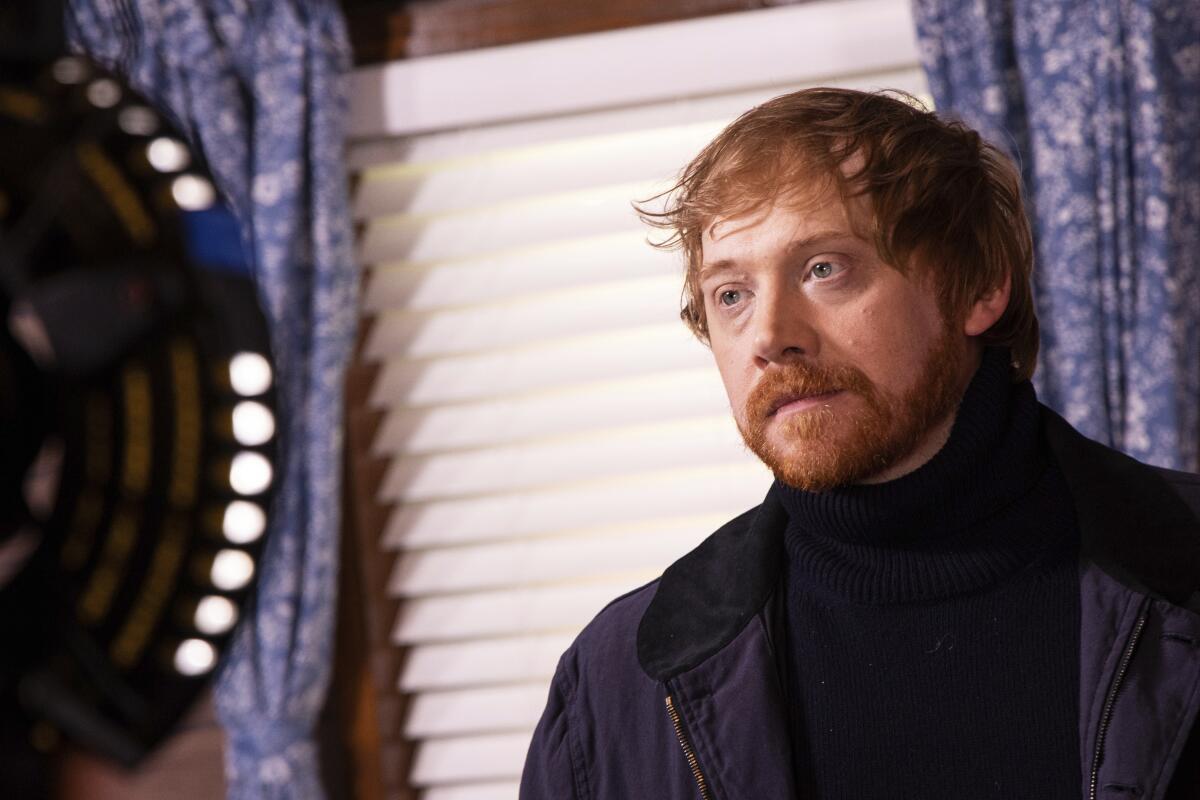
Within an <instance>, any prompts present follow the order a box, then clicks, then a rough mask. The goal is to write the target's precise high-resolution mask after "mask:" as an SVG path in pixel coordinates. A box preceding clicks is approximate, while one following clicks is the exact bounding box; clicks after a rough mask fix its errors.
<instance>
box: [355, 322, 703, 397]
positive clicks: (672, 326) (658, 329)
mask: <svg viewBox="0 0 1200 800" xmlns="http://www.w3.org/2000/svg"><path fill="white" fill-rule="evenodd" d="M699 367H708V368H711V367H712V356H711V355H710V354H709V352H708V350H706V349H705V348H704V346H703V345H701V344H700V343H699V342H697V341H696V340H695V339H693V338H692V336H691V334H689V333H688V332H687V331H686V330H684V329H683V326H682V325H680V324H679V323H678V322H673V323H664V324H662V325H653V326H646V327H644V328H635V329H632V330H626V331H619V332H610V333H602V334H593V335H591V336H580V337H572V338H570V339H562V340H559V341H556V342H546V343H540V344H537V345H530V346H529V347H524V348H521V349H519V350H510V351H504V352H495V353H480V354H472V355H463V356H449V357H446V358H437V359H429V360H425V361H406V360H401V359H393V360H389V361H386V362H384V364H383V366H382V368H381V369H380V371H379V378H378V380H377V381H376V383H375V386H374V387H373V389H372V391H371V396H370V404H371V405H372V406H374V407H376V408H380V407H394V406H397V405H409V406H423V405H433V404H436V403H454V402H461V401H464V400H479V399H483V398H489V397H500V396H504V395H514V394H524V393H526V392H533V391H543V390H546V389H556V388H562V387H568V386H571V385H577V384H580V383H586V382H588V381H598V380H613V379H617V378H625V377H632V376H636V375H653V374H656V373H660V372H664V371H668V370H676V369H688V368H699Z"/></svg>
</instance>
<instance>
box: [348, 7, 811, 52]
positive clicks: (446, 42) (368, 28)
mask: <svg viewBox="0 0 1200 800" xmlns="http://www.w3.org/2000/svg"><path fill="white" fill-rule="evenodd" d="M802 1H803V0H659V1H658V2H654V3H647V2H645V0H597V1H596V2H588V3H580V2H562V0H424V1H423V2H408V3H399V2H395V1H394V0H393V2H349V1H347V2H344V4H343V5H344V7H345V14H346V21H347V26H348V28H349V32H350V41H351V43H352V45H353V48H354V53H355V61H356V63H357V64H359V65H360V66H361V65H364V64H375V63H379V62H381V61H394V60H397V59H406V58H419V57H422V56H431V55H437V54H439V53H454V52H460V51H463V50H474V49H477V48H481V47H496V46H499V45H506V44H517V43H519V42H531V41H536V40H539V39H552V38H556V37H559V36H574V35H577V34H582V33H597V32H600V31H611V30H619V29H621V28H632V27H636V26H639V25H653V24H655V23H660V22H673V21H675V20H681V19H691V18H693V17H704V16H709V15H712V14H727V13H731V12H735V11H748V10H753V9H757V8H771V7H775V6H781V5H793V4H795V3H798V2H802Z"/></svg>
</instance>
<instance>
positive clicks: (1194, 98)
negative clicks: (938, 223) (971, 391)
mask: <svg viewBox="0 0 1200 800" xmlns="http://www.w3.org/2000/svg"><path fill="white" fill-rule="evenodd" d="M913 5H914V15H915V18H916V22H917V37H918V42H919V45H920V50H921V57H922V61H923V63H924V65H925V70H926V73H927V75H928V78H929V85H930V88H931V90H932V93H933V97H934V102H935V103H936V104H937V107H938V109H939V110H940V111H942V112H948V113H950V114H951V115H954V116H958V117H960V118H962V119H963V120H964V121H965V122H967V123H968V124H970V125H972V126H973V127H975V128H977V129H978V130H979V131H980V132H981V133H983V134H984V135H985V136H986V137H987V138H988V139H989V140H991V141H992V142H994V143H996V144H997V145H999V146H1001V147H1003V148H1004V149H1006V150H1007V151H1008V152H1009V153H1010V154H1012V155H1014V156H1015V157H1016V158H1017V159H1018V161H1019V163H1020V165H1021V169H1022V172H1023V175H1024V179H1025V186H1026V190H1027V193H1028V200H1029V209H1030V213H1031V216H1032V222H1033V228H1034V239H1035V245H1036V264H1035V270H1034V290H1035V294H1036V298H1037V305H1038V314H1039V317H1040V320H1041V326H1042V355H1041V358H1040V360H1039V367H1038V374H1037V377H1036V379H1035V380H1036V383H1037V387H1038V391H1039V394H1040V396H1041V398H1042V400H1043V401H1044V402H1046V403H1047V404H1048V405H1050V406H1052V407H1054V408H1055V409H1056V410H1058V411H1059V412H1061V413H1062V414H1064V416H1066V417H1067V419H1069V420H1070V421H1071V422H1072V423H1073V424H1074V425H1075V426H1076V427H1078V428H1079V429H1080V430H1081V431H1082V432H1083V433H1085V434H1086V435H1088V436H1090V437H1092V438H1094V439H1097V440H1099V441H1102V442H1106V443H1108V444H1110V445H1112V446H1114V447H1117V448H1119V449H1121V450H1124V451H1125V452H1127V453H1129V454H1130V455H1132V456H1134V457H1136V458H1138V459H1141V460H1143V461H1147V462H1150V463H1153V464H1158V465H1160V466H1165V467H1172V468H1176V469H1187V470H1192V471H1196V470H1197V469H1200V452H1198V451H1200V4H1197V3H1194V2H1191V3H1176V2H1172V0H1113V1H1112V2H1103V3H1097V2H1094V0H914V3H913Z"/></svg>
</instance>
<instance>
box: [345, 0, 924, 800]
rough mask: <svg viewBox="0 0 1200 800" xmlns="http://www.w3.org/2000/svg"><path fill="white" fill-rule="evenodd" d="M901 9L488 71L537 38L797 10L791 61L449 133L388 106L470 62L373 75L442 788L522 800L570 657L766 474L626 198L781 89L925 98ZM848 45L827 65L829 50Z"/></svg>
mask: <svg viewBox="0 0 1200 800" xmlns="http://www.w3.org/2000/svg"><path fill="white" fill-rule="evenodd" d="M781 12H784V13H782V14H781ZM847 15H850V16H851V17H852V19H849V20H847V19H845V17H846V16H847ZM907 15H908V11H907V8H906V6H905V4H904V3H902V2H895V1H894V0H843V2H825V3H810V4H806V5H804V6H798V7H792V8H788V9H779V10H773V11H756V12H747V13H744V14H738V15H729V17H724V18H708V19H706V20H698V21H694V22H688V23H675V24H671V25H661V26H652V27H651V28H644V29H637V31H636V32H623V33H621V34H597V35H594V36H585V37H575V39H577V40H579V41H577V42H573V43H571V42H566V40H560V41H558V42H553V43H550V46H547V45H546V44H541V45H529V46H518V47H515V48H512V47H510V48H497V51H496V53H494V54H493V56H492V59H491V60H490V61H489V60H488V57H487V51H479V52H476V53H472V54H470V59H475V61H471V62H470V63H471V64H474V65H475V67H473V68H475V69H485V72H482V73H477V74H476V79H477V83H481V84H483V88H482V89H481V91H487V87H489V86H500V87H505V86H506V87H507V89H506V91H509V92H513V93H519V92H520V91H521V86H522V85H523V84H522V81H521V75H522V74H523V73H521V70H522V69H531V68H532V67H521V66H519V65H518V66H514V65H513V63H512V59H513V58H514V57H517V58H519V57H521V56H522V48H525V55H526V56H528V57H529V58H530V59H531V60H532V62H534V63H535V64H536V65H537V69H538V71H539V74H542V73H544V72H555V71H558V72H563V73H568V74H569V73H571V71H572V70H576V71H578V70H580V69H582V68H583V67H581V66H580V63H579V60H580V59H581V58H583V59H584V60H585V61H586V59H587V58H589V57H592V56H588V55H587V53H588V52H590V51H589V47H590V46H591V45H592V44H594V43H595V40H597V39H600V40H603V43H605V44H606V47H604V48H595V52H597V53H602V54H603V56H595V58H603V59H604V63H597V64H596V65H594V68H595V69H596V70H600V71H603V70H604V69H606V68H614V69H615V67H613V64H614V63H616V62H614V61H612V48H613V47H616V48H618V49H620V47H622V46H627V47H632V48H634V50H635V51H636V52H631V53H628V54H626V55H625V57H627V58H635V57H641V56H642V55H644V54H645V53H655V54H657V57H658V58H660V59H662V60H664V61H666V60H670V59H672V58H676V57H677V56H676V54H675V51H674V49H673V48H677V49H680V51H681V52H682V51H683V50H688V51H693V50H694V49H695V48H696V47H697V46H698V45H697V40H694V39H689V38H688V37H689V36H692V37H695V36H700V35H701V34H703V36H707V37H710V39H711V37H714V36H715V37H716V39H715V40H714V41H717V42H720V41H721V40H722V37H731V36H732V37H736V40H731V41H727V42H726V48H725V49H726V51H729V50H732V51H734V52H733V53H732V56H733V57H736V55H737V52H736V51H737V50H738V49H739V48H743V49H744V48H745V47H746V45H747V42H746V41H744V39H745V38H746V37H751V40H753V36H754V31H759V32H760V33H761V34H762V35H763V36H766V35H768V33H770V32H771V31H775V30H776V29H777V28H778V26H779V25H781V24H787V25H791V26H793V27H794V31H793V35H792V36H791V37H790V38H791V44H790V45H789V47H788V49H787V50H786V51H784V50H779V52H777V53H776V58H777V59H784V60H782V61H780V62H779V63H778V66H777V68H774V69H766V68H764V67H762V66H758V67H756V69H757V70H758V72H757V73H755V74H750V75H748V76H746V75H741V76H738V77H737V79H736V81H734V82H733V83H732V84H731V83H730V80H731V79H729V78H728V75H729V74H732V73H726V75H727V77H726V79H724V81H725V82H724V83H723V82H722V80H721V79H715V80H709V86H710V88H711V89H712V90H713V91H711V92H709V93H706V94H701V93H699V92H698V91H697V87H696V86H693V85H688V83H687V80H685V79H680V80H678V81H677V83H679V85H678V86H677V87H676V88H675V90H674V91H673V93H672V92H670V91H668V90H669V89H670V86H663V87H659V88H658V89H656V91H657V92H659V95H660V96H658V97H657V98H648V97H647V96H646V92H647V89H646V87H645V85H644V83H630V84H629V91H628V98H627V103H622V102H621V97H620V94H619V92H617V93H616V94H614V93H613V91H616V90H613V91H609V92H608V94H605V92H603V91H599V90H597V91H596V92H595V96H596V97H603V105H604V106H605V107H604V108H587V107H586V103H584V102H582V101H581V100H580V98H579V97H577V96H575V95H574V94H572V95H571V96H570V97H563V98H560V101H561V102H560V103H559V106H558V107H559V108H561V109H565V110H566V111H569V112H570V113H557V114H554V115H553V116H551V115H550V114H551V113H552V112H553V111H554V109H555V108H556V106H555V105H554V103H555V98H554V97H543V96H539V97H536V98H534V99H533V100H530V101H529V102H528V103H526V106H528V107H523V106H522V103H521V102H520V101H517V102H515V106H517V107H520V108H524V110H520V109H518V110H516V111H514V110H512V109H509V110H507V111H496V110H493V111H490V112H488V113H489V114H490V115H491V117H492V118H490V119H489V118H483V119H476V120H471V119H469V118H468V119H463V118H462V116H461V115H462V114H463V113H464V112H463V109H461V108H459V107H458V106H454V107H453V108H452V109H451V110H450V111H448V112H446V114H445V115H444V119H443V123H444V121H445V120H450V121H451V122H452V123H453V126H452V127H445V125H444V124H442V125H441V127H439V122H438V120H439V119H442V118H440V117H438V113H437V112H436V111H435V112H430V111H429V109H427V108H425V107H424V106H420V104H419V103H415V101H413V102H410V106H411V107H412V108H413V109H415V110H414V111H413V114H414V119H413V120H412V121H410V124H408V126H407V127H405V125H404V124H398V123H395V122H394V121H391V122H389V114H392V113H393V112H392V111H389V110H387V109H384V110H380V108H378V107H376V105H375V104H379V105H388V104H389V103H391V105H392V106H393V107H394V106H396V105H397V104H399V105H403V104H404V103H405V102H409V101H407V100H404V98H400V99H399V100H397V99H396V98H395V97H394V94H395V93H396V92H399V91H402V90H403V89H404V88H406V87H407V89H408V90H410V91H413V92H415V93H416V94H417V95H419V96H420V97H424V96H425V95H427V94H429V93H430V89H429V87H428V86H427V85H425V83H423V81H431V82H433V83H436V82H437V80H449V78H446V75H447V74H448V73H446V70H450V71H451V72H453V70H454V69H456V68H457V67H456V63H455V62H453V61H452V60H447V59H448V58H450V59H453V58H460V57H437V58H435V59H427V60H426V61H428V62H434V63H432V64H430V65H429V66H428V69H429V70H430V71H429V72H428V73H422V72H421V69H422V67H421V65H420V63H419V62H408V63H406V64H404V65H403V69H404V70H406V71H405V72H402V73H399V77H397V73H395V72H390V73H389V72H387V71H382V72H381V71H374V72H370V73H364V74H360V75H359V76H357V78H356V80H357V84H356V90H355V92H356V96H355V104H356V112H355V116H354V117H353V119H354V120H355V122H354V125H355V126H356V129H357V131H358V133H359V134H360V135H362V136H367V135H370V136H372V138H371V139H370V140H365V139H364V140H363V141H360V142H358V143H356V144H355V145H354V147H353V148H352V151H351V156H350V157H351V163H352V165H353V167H354V168H355V170H356V172H357V175H358V182H357V189H356V194H355V198H354V208H355V214H356V217H357V219H358V220H359V221H360V223H361V225H362V228H361V231H362V232H361V235H360V239H359V258H360V260H361V263H362V265H363V267H364V295H363V313H364V315H365V317H367V318H369V319H370V320H371V325H370V328H369V330H370V333H369V335H368V337H367V338H366V340H365V342H364V345H363V350H362V353H361V354H360V357H361V358H362V359H363V360H365V361H366V362H368V363H371V364H376V365H378V367H379V369H378V373H377V376H376V378H375V381H374V383H373V385H372V386H371V388H370V391H369V393H368V399H367V403H368V405H369V406H370V407H371V408H372V409H375V410H378V411H380V412H382V414H383V416H382V422H381V423H380V424H379V426H378V428H377V430H376V432H375V435H374V440H373V441H372V442H370V445H369V446H370V449H371V453H372V455H374V456H376V457H379V458H382V459H385V463H386V469H385V472H384V475H383V477H382V480H381V481H380V482H379V489H378V497H377V501H378V503H379V504H380V505H381V506H383V507H387V508H388V509H389V513H388V515H387V517H386V522H385V524H384V525H383V527H382V530H380V531H378V548H379V554H378V557H379V558H383V559H387V560H388V561H389V562H390V564H391V567H390V570H391V571H390V579H389V580H388V583H387V587H386V590H387V591H388V592H389V593H390V594H391V595H392V596H393V597H394V598H396V599H398V600H399V612H398V615H397V618H396V619H395V622H394V626H393V627H392V631H391V641H392V643H393V645H394V646H395V647H398V648H404V649H405V650H406V656H405V658H404V660H403V662H402V663H403V666H402V667H401V669H400V674H398V675H397V676H396V690H397V691H398V692H402V693H405V694H408V695H410V702H409V703H408V710H407V714H406V715H405V718H404V719H403V720H402V722H401V725H402V730H401V731H400V732H399V733H400V734H401V735H402V736H403V738H405V739H408V740H410V741H412V742H413V743H414V756H413V760H412V764H411V771H410V774H409V780H410V782H411V783H412V785H413V786H415V787H417V788H418V789H420V792H421V793H420V796H421V797H422V798H424V799H425V800H450V799H451V798H453V799H454V800H468V798H470V799H471V800H476V799H479V800H483V799H484V798H486V799H487V800H513V799H514V798H516V795H517V781H518V779H519V775H520V770H521V765H522V762H523V759H524V754H525V750H526V747H527V745H528V742H529V736H530V733H531V731H532V730H533V727H534V725H535V724H536V722H537V719H538V716H539V714H540V712H541V709H542V707H543V705H544V704H545V700H546V689H547V685H548V682H549V679H550V676H551V674H552V672H553V669H554V666H555V663H556V661H557V658H558V656H559V654H560V653H561V652H562V650H563V649H565V648H566V647H567V645H568V644H569V643H570V642H571V640H572V638H573V637H574V636H575V634H576V633H577V632H578V631H579V629H580V628H581V627H582V626H583V625H584V624H586V623H587V622H588V621H589V620H590V619H591V618H592V617H593V616H594V615H595V614H596V612H598V611H599V610H600V609H601V608H602V607H603V606H604V604H605V603H607V602H608V601H609V600H611V599H613V598H614V597H616V596H618V595H620V594H622V593H624V592H626V591H628V590H630V589H632V588H634V587H636V586H638V585H640V584H642V583H645V582H646V581H648V580H651V579H653V578H654V577H655V576H656V575H658V574H659V573H660V572H661V571H662V569H663V568H664V567H665V566H666V565H668V564H669V563H670V562H671V561H673V560H674V559H675V558H677V557H679V556H680V555H682V554H683V553H684V552H686V551H687V550H689V549H690V548H692V547H693V546H695V545H696V544H697V543H698V542H699V541H700V540H701V539H702V538H703V537H704V536H706V535H707V534H708V533H710V532H711V531H712V530H713V529H715V528H716V527H717V526H719V525H720V524H721V523H722V522H724V521H725V520H727V519H728V518H730V517H731V516H733V515H735V514H737V513H740V512H741V511H743V510H745V509H746V508H748V507H750V506H752V505H754V504H756V503H757V502H759V500H760V499H761V497H762V495H763V493H764V492H765V490H766V488H767V486H768V484H769V481H770V477H769V474H768V473H767V472H766V470H765V469H764V468H763V467H762V466H761V465H759V464H758V462H757V461H756V460H755V459H754V458H753V457H752V456H750V455H749V454H748V453H747V452H746V451H745V450H744V448H743V446H742V444H741V441H740V439H739V437H738V435H737V431H736V428H735V426H734V425H733V422H732V420H731V418H730V415H729V409H728V405H727V402H726V399H725V396H724V392H723V389H722V387H721V383H720V379H719V377H718V375H717V372H716V370H715V368H714V367H713V365H712V362H711V356H710V355H709V353H708V351H707V350H706V349H705V348H704V347H703V346H701V345H700V344H699V343H697V342H695V341H694V340H692V338H691V337H690V334H689V333H688V332H687V331H686V330H685V328H684V327H683V325H682V324H681V323H680V322H679V320H678V309H679V295H680V288H681V268H682V267H681V263H680V260H679V257H678V256H677V255H676V254H671V253H662V252H659V251H656V250H654V249H653V248H651V247H650V246H648V245H647V244H646V242H645V239H646V236H647V234H648V231H647V230H646V228H645V227H644V226H643V225H642V224H641V223H640V222H639V221H638V219H637V217H636V215H635V213H634V211H633V209H632V208H631V205H630V204H631V201H633V200H635V199H642V198H647V197H650V196H652V195H654V194H656V193H658V192H660V191H661V190H663V189H665V188H667V187H669V186H670V184H671V179H672V177H673V176H674V174H675V173H676V172H677V171H678V170H679V169H680V167H682V166H683V165H684V164H685V163H686V162H687V161H688V160H689V159H690V158H691V157H692V156H693V155H694V154H695V153H696V152H697V151H698V150H699V149H700V148H701V147H702V146H703V145H704V144H705V143H706V142H708V141H709V140H710V139H711V138H712V137H713V136H714V135H716V133H718V132H719V130H720V129H721V128H722V127H723V126H724V125H725V124H727V123H728V122H729V121H730V120H732V119H733V118H734V117H735V116H736V115H737V114H739V113H741V112H742V111H744V110H746V109H748V108H749V107H751V106H752V105H754V104H755V103H757V102H761V101H762V100H765V99H767V98H769V97H772V96H775V95H777V94H780V93H782V92H784V91H788V90H790V89H793V88H799V87H801V86H804V85H814V84H837V85H845V86H854V87H859V88H880V87H894V88H902V89H906V90H909V91H914V92H922V91H923V90H924V82H923V79H922V77H921V75H920V72H919V70H918V68H917V65H916V63H915V62H916V55H915V48H914V46H913V44H912V34H911V32H910V30H909V27H904V26H908V25H909V24H910V23H909V21H908V16H907ZM897 20H899V21H900V23H903V25H902V26H901V25H899V24H898V22H897ZM698 23H703V24H702V25H699V27H697V25H698ZM872 26H874V27H872ZM898 27H899V29H897V28H898ZM731 31H732V33H730V32H731ZM635 33H636V37H641V38H638V39H637V41H635V42H632V43H630V42H629V41H626V42H625V44H624V45H622V44H621V42H622V41H623V40H622V39H621V37H622V36H626V35H628V34H635ZM647 36H650V38H649V39H646V38H645V37H647ZM832 36H840V37H841V40H840V41H835V42H832V43H831V42H830V41H829V39H830V37H832ZM605 37H607V38H605ZM655 37H656V38H655ZM806 37H808V38H806ZM888 37H892V38H894V39H896V40H897V42H898V43H893V44H892V45H890V50H887V52H886V53H885V54H884V55H881V54H880V50H881V48H880V47H879V46H878V45H877V44H875V45H872V42H875V41H876V40H880V39H883V40H888ZM818 38H819V41H818ZM889 41H890V40H889ZM806 42H811V47H812V49H814V50H816V51H817V53H816V55H813V54H811V53H807V51H806ZM710 44H711V42H710ZM566 45H570V47H569V49H556V47H558V48H562V47H564V46H566ZM539 47H540V48H542V49H538V48H539ZM839 47H840V48H844V52H840V56H839V59H840V60H836V61H835V62H833V64H832V67H833V68H836V71H835V72H830V69H831V64H830V61H829V59H828V58H824V57H822V54H825V53H828V52H834V51H838V50H839ZM862 48H867V51H866V52H867V53H868V54H867V55H864V56H863V57H862V58H861V59H860V61H855V60H854V59H853V58H851V55H852V54H853V53H855V52H863V51H862ZM530 49H533V50H534V51H535V52H533V53H532V54H530V53H528V50H530ZM758 49H761V48H757V49H756V50H755V52H756V53H757V52H758ZM777 49H779V48H777ZM885 49H886V48H885ZM501 51H503V52H501ZM581 52H582V53H583V54H584V55H583V56H581V55H580V53H581ZM709 52H712V51H711V50H710V51H709ZM556 53H557V54H558V56H556V55H555V54H556ZM639 54H640V55H639ZM726 54H727V55H728V53H726ZM789 54H790V55H789ZM695 56H696V53H695V52H691V54H690V55H686V56H679V57H683V58H694V57H695ZM556 57H558V58H560V59H561V63H559V62H556V61H555V58H556ZM438 58H440V59H442V60H441V61H438V60H437V59H438ZM461 58H467V56H465V55H464V56H463V57H461ZM858 63H862V64H865V65H866V68H864V69H862V70H855V69H854V66H855V65H856V64H858ZM458 66H462V65H461V63H460V64H458ZM468 66H469V65H468ZM584 66H586V63H585V64H584ZM506 69H509V70H511V71H512V73H513V74H511V75H509V76H508V77H507V78H504V77H503V76H504V73H505V70H506ZM643 69H649V66H648V65H645V64H644V65H643ZM734 72H736V70H734ZM423 75H424V77H422V76H423ZM439 76H440V77H439ZM498 76H499V77H498ZM706 80H708V79H706ZM447 86H451V84H447ZM453 86H454V87H457V84H456V83H455V84H453ZM414 87H415V88H414ZM542 88H544V87H542ZM455 91H458V89H457V88H448V89H447V92H448V93H449V94H453V93H454V92H455ZM388 98H392V99H391V100H389V99H388ZM650 99H653V102H650V101H649V100H650ZM490 102H491V100H490V99H484V100H482V101H481V104H482V105H483V106H485V107H495V108H499V106H495V104H494V103H493V104H492V105H491V106H489V103H490ZM598 102H599V101H598ZM518 113H524V114H535V113H536V114H538V115H539V116H538V118H536V119H514V118H512V115H513V114H518ZM389 126H390V127H389ZM389 133H390V134H393V135H386V134H389ZM368 533H375V532H368Z"/></svg>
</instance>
